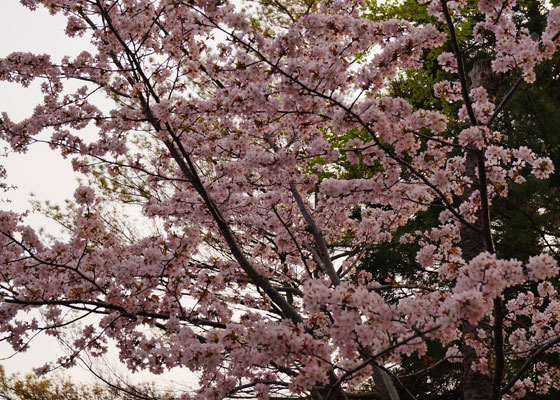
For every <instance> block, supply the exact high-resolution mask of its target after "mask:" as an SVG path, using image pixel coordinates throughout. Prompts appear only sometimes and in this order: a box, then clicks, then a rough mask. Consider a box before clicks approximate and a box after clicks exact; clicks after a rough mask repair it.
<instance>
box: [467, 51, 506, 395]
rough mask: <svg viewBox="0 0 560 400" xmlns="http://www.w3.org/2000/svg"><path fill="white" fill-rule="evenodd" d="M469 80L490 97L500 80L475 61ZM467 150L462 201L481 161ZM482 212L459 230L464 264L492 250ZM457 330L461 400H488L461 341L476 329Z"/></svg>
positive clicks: (488, 385)
mask: <svg viewBox="0 0 560 400" xmlns="http://www.w3.org/2000/svg"><path fill="white" fill-rule="evenodd" d="M469 77H470V78H471V82H472V87H473V88H475V87H479V86H482V87H484V88H485V89H486V91H487V92H488V94H489V96H490V97H493V96H495V95H496V93H497V89H498V85H499V81H500V79H499V77H497V76H495V75H494V73H493V72H492V69H491V65H490V60H480V61H477V62H476V63H475V65H474V66H473V69H472V70H471V72H470V73H469ZM469 149H470V151H469V150H467V154H466V172H465V175H466V176H467V177H468V178H470V179H471V180H472V184H471V185H470V186H468V187H467V188H465V192H464V193H463V196H462V197H461V200H462V201H466V200H468V199H469V197H470V196H471V195H472V193H473V192H474V191H475V190H476V189H479V188H480V180H479V178H478V175H477V170H478V168H479V162H481V159H480V158H479V155H478V154H477V152H476V151H474V150H476V149H475V148H474V147H472V146H471V147H469ZM482 162H483V161H482ZM480 192H482V190H481V191H480ZM482 212H487V210H482V209H481V208H479V211H478V215H477V219H476V222H475V223H474V224H473V225H474V226H476V227H477V228H478V229H480V232H477V231H475V230H474V229H472V228H470V227H468V226H462V227H461V244H460V247H461V250H462V252H463V258H464V260H465V261H466V262H469V261H470V260H472V259H473V258H474V257H476V256H477V255H479V254H480V253H482V252H484V251H493V249H489V248H488V244H487V243H485V238H484V229H485V228H487V227H484V226H483V224H482ZM481 232H482V233H481ZM461 330H462V333H463V338H462V343H461V345H462V351H463V379H462V385H463V400H489V399H490V398H491V393H492V376H491V375H485V374H481V373H479V372H475V371H473V370H472V363H473V362H474V361H476V359H477V355H476V352H475V350H474V349H473V348H472V347H470V346H468V345H467V344H466V342H465V338H467V337H471V338H476V337H477V336H478V334H477V328H476V327H475V326H473V325H472V324H470V323H468V322H466V321H465V322H463V324H462V326H461Z"/></svg>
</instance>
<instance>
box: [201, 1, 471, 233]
mask: <svg viewBox="0 0 560 400" xmlns="http://www.w3.org/2000/svg"><path fill="white" fill-rule="evenodd" d="M197 12H198V13H199V14H200V15H202V16H203V17H204V18H206V19H207V20H208V21H209V22H210V23H211V24H213V26H214V27H215V28H216V29H218V30H219V31H221V32H223V33H225V34H226V35H228V36H229V37H231V38H232V39H234V40H235V41H236V42H239V43H240V44H242V45H243V46H244V47H245V48H247V49H248V50H250V51H252V52H253V53H254V54H255V55H257V56H258V57H259V58H260V59H262V60H263V61H264V62H265V63H266V64H268V65H269V66H270V67H272V68H273V69H274V70H276V71H277V72H278V73H280V74H281V75H283V76H284V77H286V78H287V79H288V80H290V81H292V82H294V83H295V84H296V85H298V86H300V87H301V88H302V89H304V90H306V91H307V92H309V93H312V94H314V95H316V96H317V97H320V98H322V99H325V100H327V101H329V102H331V103H332V104H334V105H335V106H337V107H338V108H340V109H341V110H343V111H345V112H346V113H347V114H348V115H350V116H352V117H353V118H354V119H355V121H356V122H357V123H358V124H359V125H360V126H362V127H363V128H364V129H365V130H366V131H367V132H368V133H369V134H370V136H371V137H372V138H373V140H374V141H375V143H376V144H377V145H378V146H379V148H381V149H382V150H383V151H384V152H385V153H386V154H387V155H388V156H389V158H391V159H392V160H394V161H396V162H397V163H399V164H401V165H402V166H404V167H405V168H406V169H407V170H409V171H410V172H411V173H412V174H413V175H414V176H416V177H417V178H418V179H420V180H421V181H422V182H423V183H424V184H425V185H426V186H428V187H429V188H430V189H431V190H433V191H434V192H435V193H436V194H437V196H438V197H439V198H440V199H441V201H442V202H443V203H444V206H445V207H446V209H448V210H449V211H450V212H451V213H452V214H453V216H454V217H455V218H457V220H459V221H460V222H461V223H462V224H463V225H465V226H467V227H469V228H470V229H472V230H473V231H475V232H478V233H481V230H480V229H479V228H478V227H476V226H475V225H473V224H471V223H469V222H468V221H466V220H465V219H464V218H463V217H462V216H461V214H459V213H458V212H457V210H456V209H455V207H453V205H452V204H451V203H450V202H449V200H448V199H447V197H446V196H445V195H444V194H443V193H442V192H441V190H439V189H438V188H437V186H436V185H434V184H433V183H431V182H430V181H429V180H428V179H427V178H426V177H425V176H424V175H423V174H422V173H420V172H419V171H418V170H416V168H414V167H413V166H412V165H411V164H410V163H408V162H407V161H405V160H403V159H401V158H400V157H398V156H397V155H395V154H394V153H393V152H392V151H390V150H389V148H387V146H384V145H383V144H382V143H381V142H380V140H379V138H378V137H377V135H375V133H374V132H372V130H371V128H370V126H369V124H367V123H366V122H365V121H363V120H362V118H361V117H360V116H359V115H357V114H356V113H355V112H354V111H352V110H350V109H349V108H348V107H347V106H345V105H344V104H342V103H341V102H340V101H338V100H336V99H334V98H333V97H332V96H330V95H326V94H324V93H323V92H319V91H317V90H315V89H313V88H310V87H308V86H307V85H305V84H304V83H302V82H301V81H300V80H298V79H297V78H296V77H294V76H293V75H291V74H289V73H288V72H286V71H284V70H283V69H282V68H280V67H278V65H277V63H274V62H272V61H270V60H269V59H268V58H266V57H265V56H264V54H262V53H261V52H260V51H259V50H257V49H256V48H255V47H254V46H253V45H251V44H249V43H247V42H246V41H244V40H242V39H241V38H239V37H238V36H236V35H235V34H234V33H232V32H228V31H227V30H225V29H224V28H222V27H220V26H219V25H218V24H217V23H215V22H214V21H213V20H212V19H211V18H210V17H208V16H207V15H206V14H204V13H203V12H202V11H200V10H197Z"/></svg>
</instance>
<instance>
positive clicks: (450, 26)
mask: <svg viewBox="0 0 560 400" xmlns="http://www.w3.org/2000/svg"><path fill="white" fill-rule="evenodd" d="M441 7H442V10H443V14H444V16H445V21H446V23H447V29H449V38H450V40H451V46H452V47H453V52H454V53H455V58H456V60H457V72H458V74H459V82H460V83H461V94H462V96H463V101H464V102H465V107H466V109H467V114H468V116H469V120H470V122H471V125H472V126H476V125H478V121H477V120H476V116H475V115H474V111H473V108H472V104H471V99H470V96H469V88H468V85H467V77H466V74H465V67H464V65H463V55H462V53H461V49H460V48H459V43H458V41H457V34H456V33H455V26H454V25H453V20H452V19H451V14H450V12H449V8H447V0H441Z"/></svg>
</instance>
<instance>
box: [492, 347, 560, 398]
mask: <svg viewBox="0 0 560 400" xmlns="http://www.w3.org/2000/svg"><path fill="white" fill-rule="evenodd" d="M558 343H560V336H558V337H556V338H554V339H552V340H550V341H549V342H548V343H546V344H543V345H542V346H541V347H539V348H538V349H537V350H536V351H535V352H534V353H533V354H531V356H530V357H529V358H527V360H525V362H524V363H523V365H522V366H521V367H520V368H519V369H518V370H517V372H516V373H515V375H513V377H512V378H511V379H510V380H509V382H508V383H507V384H506V385H505V386H504V387H503V388H502V390H501V391H500V394H507V393H508V392H509V391H510V389H511V388H512V387H513V385H515V383H516V382H517V381H518V379H519V378H521V376H523V374H524V373H525V371H527V370H528V369H529V368H530V367H531V365H532V364H533V363H534V362H535V361H536V359H537V358H538V357H539V356H540V355H541V354H542V353H544V352H545V351H546V350H548V349H550V348H551V347H553V346H554V345H556V344H558Z"/></svg>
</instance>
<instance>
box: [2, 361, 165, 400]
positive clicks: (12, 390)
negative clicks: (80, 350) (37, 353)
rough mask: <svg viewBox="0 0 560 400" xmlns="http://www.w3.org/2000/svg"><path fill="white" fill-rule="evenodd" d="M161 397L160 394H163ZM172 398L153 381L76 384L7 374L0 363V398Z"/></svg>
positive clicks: (127, 399)
mask: <svg viewBox="0 0 560 400" xmlns="http://www.w3.org/2000/svg"><path fill="white" fill-rule="evenodd" d="M162 396H163V397H162ZM172 398H173V397H172V396H169V395H167V394H163V393H158V392H157V390H156V389H155V387H154V385H153V384H141V385H137V386H130V385H126V387H117V386H116V385H110V386H101V385H98V384H92V385H78V384H75V383H72V382H71V381H70V380H67V379H64V378H62V379H60V378H59V377H55V378H51V379H48V378H39V377H37V376H36V375H33V374H28V375H25V376H24V377H21V376H20V375H18V374H12V375H7V374H6V372H5V371H4V368H3V367H2V366H1V365H0V400H156V399H157V400H161V399H169V400H171V399H172Z"/></svg>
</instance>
